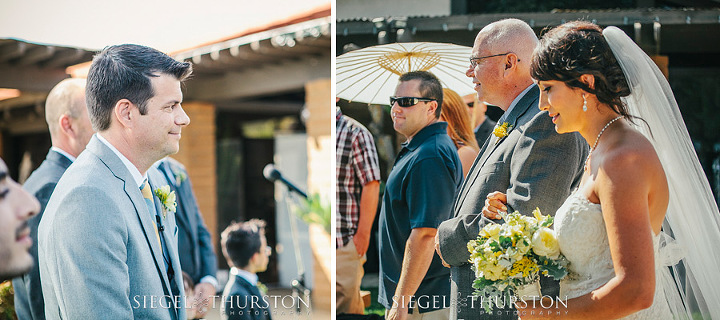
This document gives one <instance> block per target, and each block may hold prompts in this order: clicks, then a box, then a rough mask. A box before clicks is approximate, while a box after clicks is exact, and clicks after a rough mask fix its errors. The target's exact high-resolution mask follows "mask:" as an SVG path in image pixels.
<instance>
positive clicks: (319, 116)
mask: <svg viewBox="0 0 720 320" xmlns="http://www.w3.org/2000/svg"><path fill="white" fill-rule="evenodd" d="M331 84H332V83H331V80H330V79H327V78H326V79H320V80H315V81H310V82H308V83H306V84H305V106H306V107H307V110H308V111H309V114H310V116H309V117H308V120H307V121H306V123H305V127H306V131H307V152H308V162H307V163H308V164H307V166H308V178H307V179H308V182H307V184H308V191H309V194H313V193H318V194H320V197H321V198H322V199H324V200H325V201H327V204H329V203H330V199H331V197H332V196H334V195H332V194H331V192H332V190H333V183H334V181H335V170H334V169H333V166H334V159H335V158H334V155H335V144H334V141H333V139H332V136H331V134H332V131H331V125H332V124H333V117H334V115H335V112H334V111H335V109H334V108H333V104H332V92H331V89H332V85H331ZM310 232H311V235H310V238H311V245H312V246H313V258H314V263H313V271H314V279H313V307H314V308H315V309H318V310H330V308H331V306H330V299H329V298H330V296H331V287H330V279H331V271H332V270H333V268H332V265H331V257H332V250H331V249H332V242H331V241H330V235H329V234H327V233H326V232H324V231H322V228H321V227H319V226H311V228H310Z"/></svg>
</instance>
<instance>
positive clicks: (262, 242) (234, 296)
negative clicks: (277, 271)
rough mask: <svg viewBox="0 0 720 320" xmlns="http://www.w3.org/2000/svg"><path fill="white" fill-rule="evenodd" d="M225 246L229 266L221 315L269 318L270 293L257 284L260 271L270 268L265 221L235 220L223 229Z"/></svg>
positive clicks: (239, 318) (245, 319)
mask: <svg viewBox="0 0 720 320" xmlns="http://www.w3.org/2000/svg"><path fill="white" fill-rule="evenodd" d="M221 243H222V250H223V255H224V256H225V259H226V260H227V263H228V265H230V266H232V268H231V269H230V279H229V280H228V283H227V284H226V285H225V290H224V291H223V295H222V297H223V304H222V312H221V315H222V318H223V319H231V320H270V319H271V316H270V313H271V310H270V306H269V305H268V300H265V299H263V296H264V295H266V294H267V293H265V292H261V291H260V289H259V287H258V276H257V273H258V272H263V271H265V270H266V269H267V265H268V261H269V260H270V253H271V250H270V247H269V246H268V245H267V239H266V238H265V221H263V220H257V219H252V220H250V221H247V222H240V223H233V224H231V225H230V226H228V227H227V228H226V229H225V231H223V233H222V236H221Z"/></svg>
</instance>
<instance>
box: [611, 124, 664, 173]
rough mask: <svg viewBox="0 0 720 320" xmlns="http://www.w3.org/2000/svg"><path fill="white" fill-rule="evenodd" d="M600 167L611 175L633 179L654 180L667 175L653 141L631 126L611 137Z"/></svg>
mask: <svg viewBox="0 0 720 320" xmlns="http://www.w3.org/2000/svg"><path fill="white" fill-rule="evenodd" d="M600 167H601V168H602V169H604V170H603V171H605V172H606V173H608V174H609V175H612V176H620V177H626V178H633V179H643V178H645V179H650V180H654V179H656V178H657V177H659V176H662V177H664V176H665V173H664V170H663V168H662V163H661V162H660V159H659V157H658V155H657V152H656V150H655V148H654V147H653V145H652V143H651V142H650V141H649V140H648V139H647V138H646V137H645V136H644V135H643V134H642V133H640V132H638V131H637V130H635V129H633V128H630V127H629V126H625V127H624V128H623V129H622V130H618V132H616V134H614V135H613V136H612V138H611V139H609V141H608V145H607V148H606V150H605V152H604V155H603V157H602V163H600ZM638 182H639V181H638Z"/></svg>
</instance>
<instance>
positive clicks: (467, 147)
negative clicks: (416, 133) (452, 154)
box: [440, 89, 480, 177]
mask: <svg viewBox="0 0 720 320" xmlns="http://www.w3.org/2000/svg"><path fill="white" fill-rule="evenodd" d="M465 108H466V105H465V102H464V101H463V99H462V97H460V95H459V94H457V93H456V92H455V91H452V90H450V89H443V104H442V109H441V112H440V121H445V122H447V123H448V127H447V131H448V135H449V136H450V139H452V141H453V143H455V147H456V148H457V149H458V156H459V157H460V162H461V163H462V169H463V177H465V176H466V175H467V173H468V171H470V166H472V164H473V161H475V157H477V155H478V152H480V148H479V147H478V143H477V141H476V140H475V134H474V133H473V130H472V129H473V128H472V126H471V125H470V119H469V118H468V113H467V110H466V109H465Z"/></svg>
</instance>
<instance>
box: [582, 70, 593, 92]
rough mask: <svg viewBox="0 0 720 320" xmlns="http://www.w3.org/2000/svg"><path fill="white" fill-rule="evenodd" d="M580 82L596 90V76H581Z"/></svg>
mask: <svg viewBox="0 0 720 320" xmlns="http://www.w3.org/2000/svg"><path fill="white" fill-rule="evenodd" d="M580 82H582V83H584V84H586V85H587V86H588V87H590V89H593V90H595V76H594V75H591V74H584V75H581V76H580Z"/></svg>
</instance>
